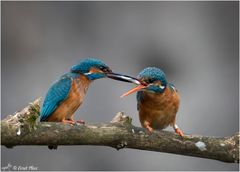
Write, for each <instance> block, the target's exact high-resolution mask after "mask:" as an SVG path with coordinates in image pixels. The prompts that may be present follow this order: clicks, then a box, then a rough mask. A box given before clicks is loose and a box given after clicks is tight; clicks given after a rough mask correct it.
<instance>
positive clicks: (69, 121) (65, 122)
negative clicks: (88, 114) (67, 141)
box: [62, 119, 75, 124]
mask: <svg viewBox="0 0 240 172" xmlns="http://www.w3.org/2000/svg"><path fill="white" fill-rule="evenodd" d="M62 122H63V123H64V124H75V122H74V121H71V120H66V119H63V120H62Z"/></svg>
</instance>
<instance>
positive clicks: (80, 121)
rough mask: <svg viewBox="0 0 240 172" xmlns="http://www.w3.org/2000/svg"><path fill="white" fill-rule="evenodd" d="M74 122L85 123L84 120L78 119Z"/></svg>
mask: <svg viewBox="0 0 240 172" xmlns="http://www.w3.org/2000/svg"><path fill="white" fill-rule="evenodd" d="M76 123H79V124H83V125H84V124H85V121H84V120H81V119H80V120H77V121H76Z"/></svg>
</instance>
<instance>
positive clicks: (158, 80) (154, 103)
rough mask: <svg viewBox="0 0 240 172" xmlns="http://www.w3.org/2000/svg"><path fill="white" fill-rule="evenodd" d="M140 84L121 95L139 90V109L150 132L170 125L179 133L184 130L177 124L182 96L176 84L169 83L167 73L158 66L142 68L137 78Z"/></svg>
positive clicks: (144, 125)
mask: <svg viewBox="0 0 240 172" xmlns="http://www.w3.org/2000/svg"><path fill="white" fill-rule="evenodd" d="M136 79H137V80H139V82H140V84H137V82H134V83H135V84H137V86H136V87H135V88H133V89H131V90H130V91H128V92H127V93H125V94H123V95H122V96H121V97H124V96H127V95H129V94H131V93H134V92H137V109H138V111H139V119H140V122H141V125H142V126H143V127H144V128H146V129H147V130H148V131H149V132H150V133H152V132H153V130H154V129H159V130H162V129H164V128H166V127H168V126H169V125H170V126H172V127H173V128H174V130H175V132H176V133H177V134H179V135H180V136H183V132H182V131H181V130H180V129H179V128H178V126H177V124H176V114H177V111H178V108H179V103H180V97H179V95H178V91H177V89H176V88H175V86H174V85H173V84H171V83H168V81H167V79H166V75H165V73H164V72H163V71H162V70H161V69H159V68H156V67H148V68H145V69H144V70H142V71H141V72H140V73H139V75H138V76H137V78H136Z"/></svg>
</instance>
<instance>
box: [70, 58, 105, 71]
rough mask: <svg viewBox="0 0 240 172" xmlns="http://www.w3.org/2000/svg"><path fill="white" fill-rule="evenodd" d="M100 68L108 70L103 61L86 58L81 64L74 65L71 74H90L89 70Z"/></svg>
mask: <svg viewBox="0 0 240 172" xmlns="http://www.w3.org/2000/svg"><path fill="white" fill-rule="evenodd" d="M92 67H95V68H100V67H105V68H108V66H107V65H106V64H105V63H103V61H101V60H99V59H95V58H86V59H83V60H81V61H80V63H79V64H77V65H74V66H72V67H71V72H78V73H82V74H84V73H88V72H89V70H90V69H91V68H92Z"/></svg>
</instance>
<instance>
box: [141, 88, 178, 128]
mask: <svg viewBox="0 0 240 172" xmlns="http://www.w3.org/2000/svg"><path fill="white" fill-rule="evenodd" d="M179 103H180V98H179V96H178V93H177V91H176V90H175V89H171V88H169V87H166V89H165V90H164V92H163V93H152V92H147V91H142V92H141V100H140V101H139V102H138V110H139V118H140V122H141V124H142V126H143V127H145V128H147V129H148V130H151V128H153V129H164V128H166V127H167V126H169V125H174V124H175V123H176V113H177V111H178V107H179Z"/></svg>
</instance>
